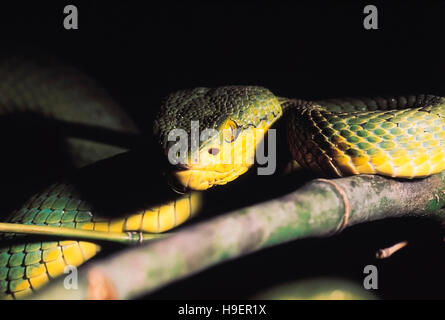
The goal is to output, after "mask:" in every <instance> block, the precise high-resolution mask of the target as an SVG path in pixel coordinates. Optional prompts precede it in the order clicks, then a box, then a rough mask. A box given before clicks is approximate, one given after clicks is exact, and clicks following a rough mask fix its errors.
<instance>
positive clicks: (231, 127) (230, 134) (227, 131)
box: [223, 119, 240, 143]
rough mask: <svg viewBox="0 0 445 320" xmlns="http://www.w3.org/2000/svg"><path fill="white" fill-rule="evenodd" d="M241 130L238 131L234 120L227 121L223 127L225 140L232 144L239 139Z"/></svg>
mask: <svg viewBox="0 0 445 320" xmlns="http://www.w3.org/2000/svg"><path fill="white" fill-rule="evenodd" d="M239 133H240V130H239V129H238V125H237V124H236V122H235V121H233V120H230V119H229V120H227V121H226V123H225V124H224V127H223V135H224V140H226V142H229V143H232V142H233V141H235V140H236V138H238V135H239Z"/></svg>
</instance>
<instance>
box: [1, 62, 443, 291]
mask: <svg viewBox="0 0 445 320" xmlns="http://www.w3.org/2000/svg"><path fill="white" fill-rule="evenodd" d="M25 106H26V107H25ZM0 107H1V108H0V112H1V114H2V115H4V114H7V113H8V112H16V111H17V110H18V111H20V112H23V111H26V110H28V111H29V110H31V111H33V112H39V113H41V114H43V115H44V116H45V117H47V118H51V119H60V120H63V121H67V122H75V123H84V124H88V125H93V126H100V127H105V128H109V129H112V130H115V131H118V132H138V128H137V126H136V125H135V124H134V123H133V122H132V120H131V118H130V117H128V116H127V115H125V112H124V111H122V109H120V108H119V106H118V105H117V104H116V103H114V102H113V100H112V99H111V98H110V97H109V96H108V95H107V94H106V93H105V91H104V90H103V89H100V88H98V87H97V83H95V82H94V81H92V80H91V79H90V78H88V77H87V76H84V75H82V74H79V72H77V70H73V69H70V68H66V67H59V66H58V65H56V66H54V65H52V64H49V65H48V64H37V65H36V64H35V63H25V62H23V61H22V60H12V61H7V62H6V63H4V64H1V65H0ZM26 108H28V109H26ZM278 120H284V121H285V123H286V125H285V126H284V129H282V130H286V136H287V144H288V148H289V154H290V155H291V159H289V160H290V161H293V162H295V163H298V165H299V166H301V167H303V168H306V169H309V170H312V171H315V172H317V173H319V174H320V175H324V176H329V177H343V176H349V175H355V174H378V175H383V176H388V177H395V178H405V179H413V178H420V177H426V176H429V175H432V174H435V173H438V172H440V171H442V170H444V169H445V154H444V152H445V98H443V97H440V96H435V95H427V94H418V95H405V96H382V97H374V98H367V97H359V98H342V99H325V100H319V101H309V100H303V99H295V98H285V97H281V96H277V95H275V94H274V93H272V92H271V91H270V90H269V89H267V88H264V87H261V86H239V85H237V86H222V87H217V88H207V87H198V88H193V89H186V90H179V91H176V92H174V93H171V94H169V95H168V96H167V97H166V98H165V99H164V100H163V101H162V102H161V105H160V108H159V111H158V113H157V115H156V117H155V120H154V122H153V126H152V127H153V137H154V138H155V141H156V143H157V146H158V147H159V148H158V149H156V150H155V149H153V150H149V152H150V153H159V154H163V157H164V158H163V159H164V160H165V162H166V163H168V165H167V166H166V177H165V181H166V185H168V186H169V188H170V187H171V188H172V189H174V190H175V191H177V192H179V193H178V194H177V193H175V195H176V197H175V198H172V199H169V200H168V201H165V202H162V203H160V204H159V205H156V206H153V205H147V206H145V207H142V208H138V209H137V210H132V209H129V210H128V212H126V214H124V215H123V216H121V217H112V218H111V217H107V216H106V215H104V214H103V212H101V211H100V210H97V209H96V208H95V206H94V204H92V203H91V202H90V201H89V199H87V198H85V197H84V194H83V193H82V192H81V190H79V189H78V187H77V186H76V185H73V184H72V183H71V182H70V180H63V179H62V180H60V181H56V182H53V183H50V184H49V185H48V186H46V187H44V188H42V189H41V190H38V191H37V192H36V193H35V194H33V195H32V196H30V197H29V199H28V200H26V201H24V203H23V204H21V205H20V206H19V207H18V208H17V209H14V210H12V211H11V212H10V214H9V215H8V217H7V218H5V219H4V222H8V223H13V224H17V225H27V226H35V227H38V226H52V227H55V228H71V229H76V230H90V231H97V232H102V233H103V232H109V233H134V232H136V233H139V234H156V233H161V232H164V231H168V230H170V229H172V228H175V227H177V226H179V225H181V224H183V223H184V222H186V221H188V220H189V218H190V217H192V216H194V215H195V214H196V213H198V212H199V211H200V209H201V207H202V199H203V197H204V196H205V191H204V190H207V189H209V188H212V187H214V186H216V185H224V184H227V183H228V182H231V181H233V180H235V179H237V178H238V177H239V176H241V175H242V174H244V173H245V172H247V171H248V170H249V168H250V167H252V166H253V165H254V163H255V161H254V158H255V155H256V153H257V150H258V146H259V145H260V144H261V142H262V141H263V140H265V137H266V136H267V134H268V132H270V130H271V129H274V128H275V125H276V124H277V122H278ZM175 129H180V130H183V131H182V132H185V133H186V134H187V135H193V132H194V130H197V131H198V132H203V131H205V130H207V129H211V130H213V131H212V132H213V134H212V135H208V136H206V137H204V138H203V136H201V138H200V139H198V143H197V145H196V146H195V148H193V147H192V143H190V144H189V145H188V146H187V147H186V151H187V152H185V153H184V154H181V155H180V159H181V161H180V162H179V163H171V161H170V158H169V156H171V152H170V151H171V150H172V148H173V147H174V146H175V145H177V144H176V143H177V140H175V139H172V137H171V133H172V132H174V130H175ZM67 143H68V144H69V145H70V148H69V150H70V152H71V156H72V157H74V158H76V159H77V160H76V163H77V164H78V165H79V166H85V165H89V164H91V163H94V162H95V161H98V160H101V159H105V160H102V161H108V160H107V158H109V157H111V158H113V156H115V155H116V154H119V153H121V152H125V150H117V149H116V148H115V147H113V146H111V147H109V146H107V145H104V144H98V143H95V142H89V141H83V140H82V139H80V140H79V139H68V140H67ZM175 154H176V153H175ZM224 155H225V156H226V157H228V158H225V160H227V159H229V160H231V161H222V159H223V157H224ZM237 158H240V159H241V161H233V160H234V159H237ZM87 167H88V166H87ZM79 170H84V169H79ZM148 170H152V171H153V172H155V171H159V169H158V168H149V169H148ZM87 172H88V171H87ZM97 192H100V190H99V191H97ZM147 197H150V195H147ZM25 233H26V232H25ZM11 239H12V240H14V241H15V242H14V243H13V244H5V245H4V246H0V296H1V297H2V298H7V299H14V298H23V297H25V298H26V297H29V296H30V294H32V293H33V292H35V291H36V290H39V289H40V288H41V287H42V286H44V285H45V284H47V283H48V282H49V281H50V280H51V279H54V278H57V277H60V276H61V275H63V274H64V272H65V270H66V267H67V266H75V267H78V266H80V265H82V264H84V263H85V262H86V261H88V260H89V259H91V258H93V257H94V256H96V255H97V254H98V253H99V252H100V250H101V245H100V244H99V243H97V242H95V241H93V240H88V239H84V240H79V239H70V238H69V237H68V238H63V239H40V238H38V239H35V238H28V235H23V234H16V233H5V234H4V236H3V238H2V239H1V240H0V241H2V242H3V241H5V243H6V241H9V240H11Z"/></svg>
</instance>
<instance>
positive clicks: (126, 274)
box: [32, 173, 445, 299]
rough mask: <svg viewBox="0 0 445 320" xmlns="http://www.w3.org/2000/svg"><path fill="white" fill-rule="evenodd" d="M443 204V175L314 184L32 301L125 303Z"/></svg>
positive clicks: (96, 267) (123, 256) (108, 261)
mask: <svg viewBox="0 0 445 320" xmlns="http://www.w3.org/2000/svg"><path fill="white" fill-rule="evenodd" d="M444 204H445V173H440V174H437V175H434V176H431V177H428V178H425V179H417V180H410V181H408V180H396V179H389V178H384V177H380V176H368V175H360V176H353V177H348V178H341V179H334V180H325V179H316V180H313V181H311V182H309V183H307V184H306V185H304V186H303V187H301V188H300V189H298V190H296V191H294V192H291V193H290V194H287V195H284V196H282V197H279V198H277V199H273V200H270V201H267V202H264V203H260V204H256V205H253V206H250V207H247V208H244V209H240V210H236V211H233V212H231V213H228V214H225V215H222V216H219V217H216V218H213V219H210V220H208V221H204V222H202V223H199V224H196V225H192V226H190V227H188V228H184V229H183V230H181V231H179V232H177V233H175V234H174V235H172V236H171V237H168V238H166V239H162V240H159V241H156V242H153V243H150V244H147V245H143V246H140V247H133V248H130V249H128V250H125V251H122V252H119V253H117V254H115V255H113V256H111V257H108V258H105V259H102V260H97V261H93V262H92V263H90V264H87V265H86V266H85V267H84V268H81V269H80V270H79V286H78V289H77V290H66V289H65V288H64V286H63V279H58V280H55V281H54V282H53V283H52V284H50V285H49V286H48V287H47V288H45V289H44V290H42V291H41V292H38V293H37V294H35V295H33V296H32V298H36V299H110V298H114V299H130V298H133V297H137V296H139V295H141V294H146V293H149V292H151V291H154V290H156V289H158V288H160V287H162V286H164V285H166V284H168V283H171V282H173V281H175V280H178V279H180V278H183V277H187V276H190V275H191V274H194V273H196V272H199V271H201V270H203V269H205V268H208V267H210V266H213V265H215V264H217V263H221V262H224V261H227V260H229V259H233V258H236V257H239V256H242V255H246V254H248V253H250V252H253V251H256V250H260V249H262V248H265V247H269V246H272V245H278V244H281V243H285V242H288V241H291V240H295V239H301V238H305V237H314V236H330V235H333V234H335V233H338V232H340V231H341V230H343V229H344V228H345V227H347V226H351V225H354V224H358V223H362V222H367V221H374V220H379V219H384V218H389V217H392V218H394V217H402V216H425V217H431V218H437V219H442V215H443V210H440V209H441V208H442V207H443V206H444ZM97 279H100V280H101V281H97Z"/></svg>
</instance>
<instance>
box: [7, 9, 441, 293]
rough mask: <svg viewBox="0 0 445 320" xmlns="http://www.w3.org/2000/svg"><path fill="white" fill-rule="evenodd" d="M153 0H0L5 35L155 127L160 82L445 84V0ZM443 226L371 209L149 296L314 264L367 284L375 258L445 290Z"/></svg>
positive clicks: (332, 89)
mask: <svg viewBox="0 0 445 320" xmlns="http://www.w3.org/2000/svg"><path fill="white" fill-rule="evenodd" d="M144 3H145V4H143V2H141V1H133V2H128V1H126V2H114V1H100V2H99V1H97V2H95V1H84V2H79V1H57V2H47V1H45V2H44V3H35V2H33V3H31V2H30V3H27V2H22V1H15V2H14V4H7V5H6V4H4V3H2V4H1V5H0V48H1V49H2V50H10V49H17V48H18V50H22V51H23V50H25V51H26V50H35V49H36V48H37V49H39V50H45V51H48V52H51V53H52V54H54V55H56V56H58V57H61V58H63V59H64V60H66V61H67V62H69V63H70V64H73V65H75V66H77V67H79V68H80V69H82V70H84V71H85V72H86V73H88V74H90V75H91V76H92V77H94V78H96V79H97V80H98V81H99V82H100V83H101V84H102V85H103V86H104V87H105V88H106V89H107V90H108V91H109V92H110V94H111V95H112V96H113V97H114V98H115V99H116V100H117V101H118V102H119V103H120V104H121V106H122V107H123V108H124V109H125V110H126V111H127V112H128V113H129V114H130V115H131V116H132V117H133V118H134V119H135V121H136V122H137V123H138V125H139V126H140V127H141V128H142V130H143V131H146V132H149V131H150V130H151V121H152V119H153V115H154V113H155V112H156V111H157V108H158V106H159V102H160V100H161V98H162V97H163V96H165V95H166V94H168V93H170V92H172V91H175V90H177V89H182V88H189V87H195V86H217V85H225V84H251V85H263V86H266V87H268V88H269V89H271V90H272V91H273V92H274V93H276V94H277V95H281V96H289V97H299V98H306V99H313V98H323V97H335V96H350V95H375V94H397V93H420V92H425V93H433V94H441V95H444V94H445V83H444V80H443V79H444V74H445V62H444V61H445V59H444V57H445V55H444V53H445V48H444V46H445V44H444V43H445V41H444V39H443V35H444V34H445V33H444V28H445V24H444V18H445V12H444V11H445V4H444V3H441V2H419V3H418V4H415V3H406V2H396V3H392V4H385V5H384V4H381V3H375V2H356V1H351V2H336V3H335V4H329V3H328V2H317V1H315V2H314V1H310V2H298V4H291V3H281V4H280V3H274V4H272V3H270V4H259V3H253V2H252V3H227V4H223V3H212V4H210V3H182V4H178V3H164V2H163V4H156V5H155V4H152V3H151V2H144ZM67 4H75V5H77V7H78V10H79V29H78V30H65V29H64V28H63V24H62V23H63V18H64V15H63V8H64V6H65V5H67ZM366 4H375V5H377V8H378V10H379V16H378V18H379V20H378V26H379V29H378V30H365V29H364V28H363V19H364V17H365V15H364V14H363V8H364V6H365V5H366ZM242 196H250V197H255V196H256V195H255V194H249V192H248V191H246V192H245V193H244V194H242ZM258 200H259V199H258ZM440 236H441V232H440V231H439V230H438V226H437V225H436V224H434V223H432V222H429V221H423V220H422V221H419V220H397V221H386V222H378V223H373V224H369V225H366V226H359V227H354V228H351V229H348V230H347V231H345V232H344V233H343V234H341V235H339V236H336V237H333V238H329V239H323V240H319V239H310V240H304V241H298V242H294V243H290V244H286V245H283V246H280V247H278V248H271V249H267V250H264V251H262V252H260V253H256V254H253V255H250V256H248V257H245V258H241V259H239V260H237V261H233V262H229V263H227V264H224V265H221V266H217V267H214V268H212V269H210V270H208V271H205V272H202V273H201V274H199V275H196V276H193V277H191V278H188V279H186V280H182V281H180V282H178V283H176V284H173V285H170V286H168V287H166V288H164V289H161V290H159V291H158V292H156V293H154V294H153V295H151V296H150V297H152V298H246V297H249V296H251V295H252V294H255V293H256V292H258V291H259V290H262V289H265V288H267V287H269V286H270V285H275V284H277V283H281V282H285V281H288V280H298V279H303V278H306V277H318V276H339V277H343V278H346V279H351V280H353V281H356V282H357V283H358V284H360V283H361V281H362V279H363V277H364V275H363V268H364V266H365V265H367V264H375V265H377V266H378V268H379V272H380V274H379V276H380V278H379V279H380V282H379V290H378V291H376V293H377V294H378V295H379V296H380V297H382V298H443V297H445V294H444V290H443V288H444V285H445V278H444V277H443V272H442V271H443V270H444V268H445V252H444V246H443V244H442V242H441V239H440ZM406 238H409V239H410V246H408V247H407V248H405V249H403V250H402V251H401V252H399V253H397V254H396V255H395V256H394V257H392V258H390V259H388V260H382V261H377V260H375V259H374V252H375V250H376V249H378V248H380V247H381V246H385V245H389V244H392V243H393V241H396V240H403V239H406Z"/></svg>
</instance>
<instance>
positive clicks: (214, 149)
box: [208, 148, 219, 156]
mask: <svg viewBox="0 0 445 320" xmlns="http://www.w3.org/2000/svg"><path fill="white" fill-rule="evenodd" d="M208 152H209V153H210V154H211V155H212V156H216V155H217V154H218V153H219V149H218V148H210V149H209V150H208Z"/></svg>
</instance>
